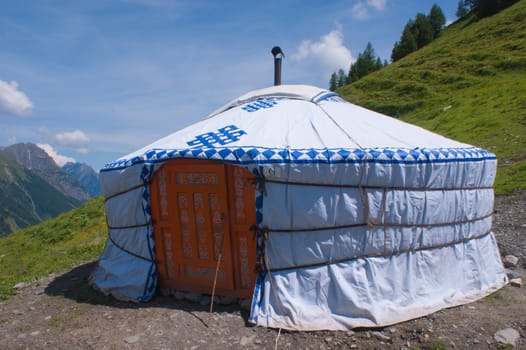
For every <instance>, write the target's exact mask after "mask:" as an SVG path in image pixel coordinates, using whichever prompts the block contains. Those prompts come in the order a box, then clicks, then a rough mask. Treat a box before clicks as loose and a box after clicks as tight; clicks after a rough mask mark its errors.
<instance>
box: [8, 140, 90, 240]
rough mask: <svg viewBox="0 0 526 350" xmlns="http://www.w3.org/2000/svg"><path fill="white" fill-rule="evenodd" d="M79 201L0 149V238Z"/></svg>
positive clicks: (51, 216)
mask: <svg viewBox="0 0 526 350" xmlns="http://www.w3.org/2000/svg"><path fill="white" fill-rule="evenodd" d="M81 204H82V202H81V201H80V200H77V199H74V198H72V197H69V196H66V195H65V194H64V193H62V192H61V191H59V190H58V189H57V188H55V187H54V186H52V185H50V184H49V183H48V182H47V181H45V180H44V179H43V178H42V177H41V176H39V175H38V174H36V173H35V172H34V171H32V170H29V169H26V168H24V167H23V166H22V165H20V164H18V163H17V162H16V161H15V160H14V159H13V158H12V157H11V156H10V155H8V154H7V153H6V152H5V151H4V150H0V237H2V236H6V235H8V234H9V233H11V232H13V231H16V230H18V229H20V228H24V227H27V226H31V225H34V224H37V223H39V222H41V221H44V220H47V219H50V218H53V217H55V216H57V215H59V214H60V213H62V212H65V211H68V210H71V209H73V208H75V207H78V206H79V205H81Z"/></svg>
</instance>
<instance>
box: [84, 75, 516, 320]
mask: <svg viewBox="0 0 526 350" xmlns="http://www.w3.org/2000/svg"><path fill="white" fill-rule="evenodd" d="M496 165H497V159H496V157H495V155H493V154H492V153H490V152H488V151H486V150H483V149H480V148H477V147H474V146H471V145H468V144H464V143H460V142H457V141H454V140H451V139H448V138H445V137H442V136H440V135H437V134H434V133H432V132H429V131H426V130H424V129H422V128H419V127H417V126H414V125H411V124H407V123H405V122H402V121H400V120H397V119H395V118H392V117H389V116H385V115H382V114H379V113H376V112H373V111H370V110H367V109H364V108H362V107H359V106H356V105H354V104H351V103H349V102H347V101H345V100H343V99H342V98H340V97H339V96H338V95H336V94H335V93H333V92H330V91H327V90H324V89H320V88H316V87H312V86H304V85H278V86H273V87H270V88H266V89H262V90H258V91H253V92H250V93H248V94H246V95H244V96H241V97H239V98H238V99H236V100H234V101H232V102H231V103H228V104H227V105H225V106H224V107H222V108H220V109H219V110H217V111H216V112H214V113H212V114H211V115H210V116H208V117H207V118H205V119H203V120H201V121H200V122H197V123H195V124H193V125H190V126H188V127H186V128H184V129H182V130H179V131H177V132H175V133H173V134H171V135H169V136H167V137H165V138H163V139H160V140H158V141H156V142H154V143H153V144H151V145H149V146H146V147H144V148H142V149H140V150H138V151H136V152H133V153H131V154H129V155H127V156H124V157H122V158H120V159H118V160H116V161H114V162H111V163H109V164H107V165H106V166H105V167H104V168H103V169H102V170H101V173H100V180H101V185H102V191H103V194H104V196H105V209H106V216H107V222H108V231H109V236H108V241H107V245H106V247H105V250H104V252H103V253H102V255H101V257H100V260H99V262H98V264H97V266H96V268H95V269H94V271H93V273H92V276H91V282H92V284H93V285H94V286H95V287H96V288H98V289H99V290H101V291H102V292H104V293H106V294H111V295H113V296H114V297H116V298H119V299H125V300H134V301H147V300H149V299H150V298H152V296H153V295H154V294H155V293H156V290H157V289H158V288H163V289H167V290H172V291H187V292H197V293H204V294H211V292H212V289H213V288H214V291H215V294H216V295H224V296H232V297H238V298H250V299H251V300H252V304H251V309H250V317H249V321H250V322H252V323H254V324H256V325H260V326H265V327H276V328H284V329H293V330H322V329H327V330H345V329H351V328H355V327H382V326H386V325H390V324H394V323H398V322H401V321H405V320H409V319H413V318H417V317H420V316H423V315H427V314H430V313H432V312H435V311H437V310H440V309H443V308H447V307H452V306H456V305H460V304H465V303H469V302H472V301H474V300H477V299H479V298H482V297H484V296H486V295H488V294H490V293H492V292H494V291H496V290H497V289H499V288H501V287H503V286H504V285H505V284H506V283H507V278H506V274H505V271H504V269H503V266H502V263H501V259H500V256H499V251H498V249H497V244H496V242H495V237H494V235H493V233H492V231H491V224H492V212H493V203H494V194H493V182H494V179H495V173H496Z"/></svg>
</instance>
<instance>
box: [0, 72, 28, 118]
mask: <svg viewBox="0 0 526 350" xmlns="http://www.w3.org/2000/svg"><path fill="white" fill-rule="evenodd" d="M32 108H33V104H32V103H31V101H30V100H29V98H28V97H27V95H26V94H25V93H23V92H22V91H19V90H18V83H17V82H16V81H11V82H6V81H3V80H0V109H3V110H4V111H5V112H6V113H7V114H10V115H14V116H17V117H22V116H24V115H27V114H28V113H29V112H30V111H31V109H32Z"/></svg>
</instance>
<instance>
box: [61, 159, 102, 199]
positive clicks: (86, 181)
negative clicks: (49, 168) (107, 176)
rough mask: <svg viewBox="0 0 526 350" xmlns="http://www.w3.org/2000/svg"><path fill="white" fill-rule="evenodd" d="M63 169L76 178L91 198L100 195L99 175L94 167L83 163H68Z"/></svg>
mask: <svg viewBox="0 0 526 350" xmlns="http://www.w3.org/2000/svg"><path fill="white" fill-rule="evenodd" d="M62 169H63V170H64V171H66V172H67V173H68V174H70V175H71V176H72V177H73V178H75V179H76V180H77V181H78V182H79V183H80V185H81V186H82V187H83V188H84V189H85V190H86V191H87V192H88V193H89V194H90V196H91V197H96V196H98V195H100V182H99V175H98V174H97V173H96V172H95V170H93V168H92V167H90V166H89V165H87V164H83V163H66V164H64V166H63V167H62Z"/></svg>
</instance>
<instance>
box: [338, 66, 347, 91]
mask: <svg viewBox="0 0 526 350" xmlns="http://www.w3.org/2000/svg"><path fill="white" fill-rule="evenodd" d="M337 81H338V82H337V86H338V87H342V86H344V85H345V84H347V76H346V75H345V72H344V71H343V69H339V70H338V80H337Z"/></svg>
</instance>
